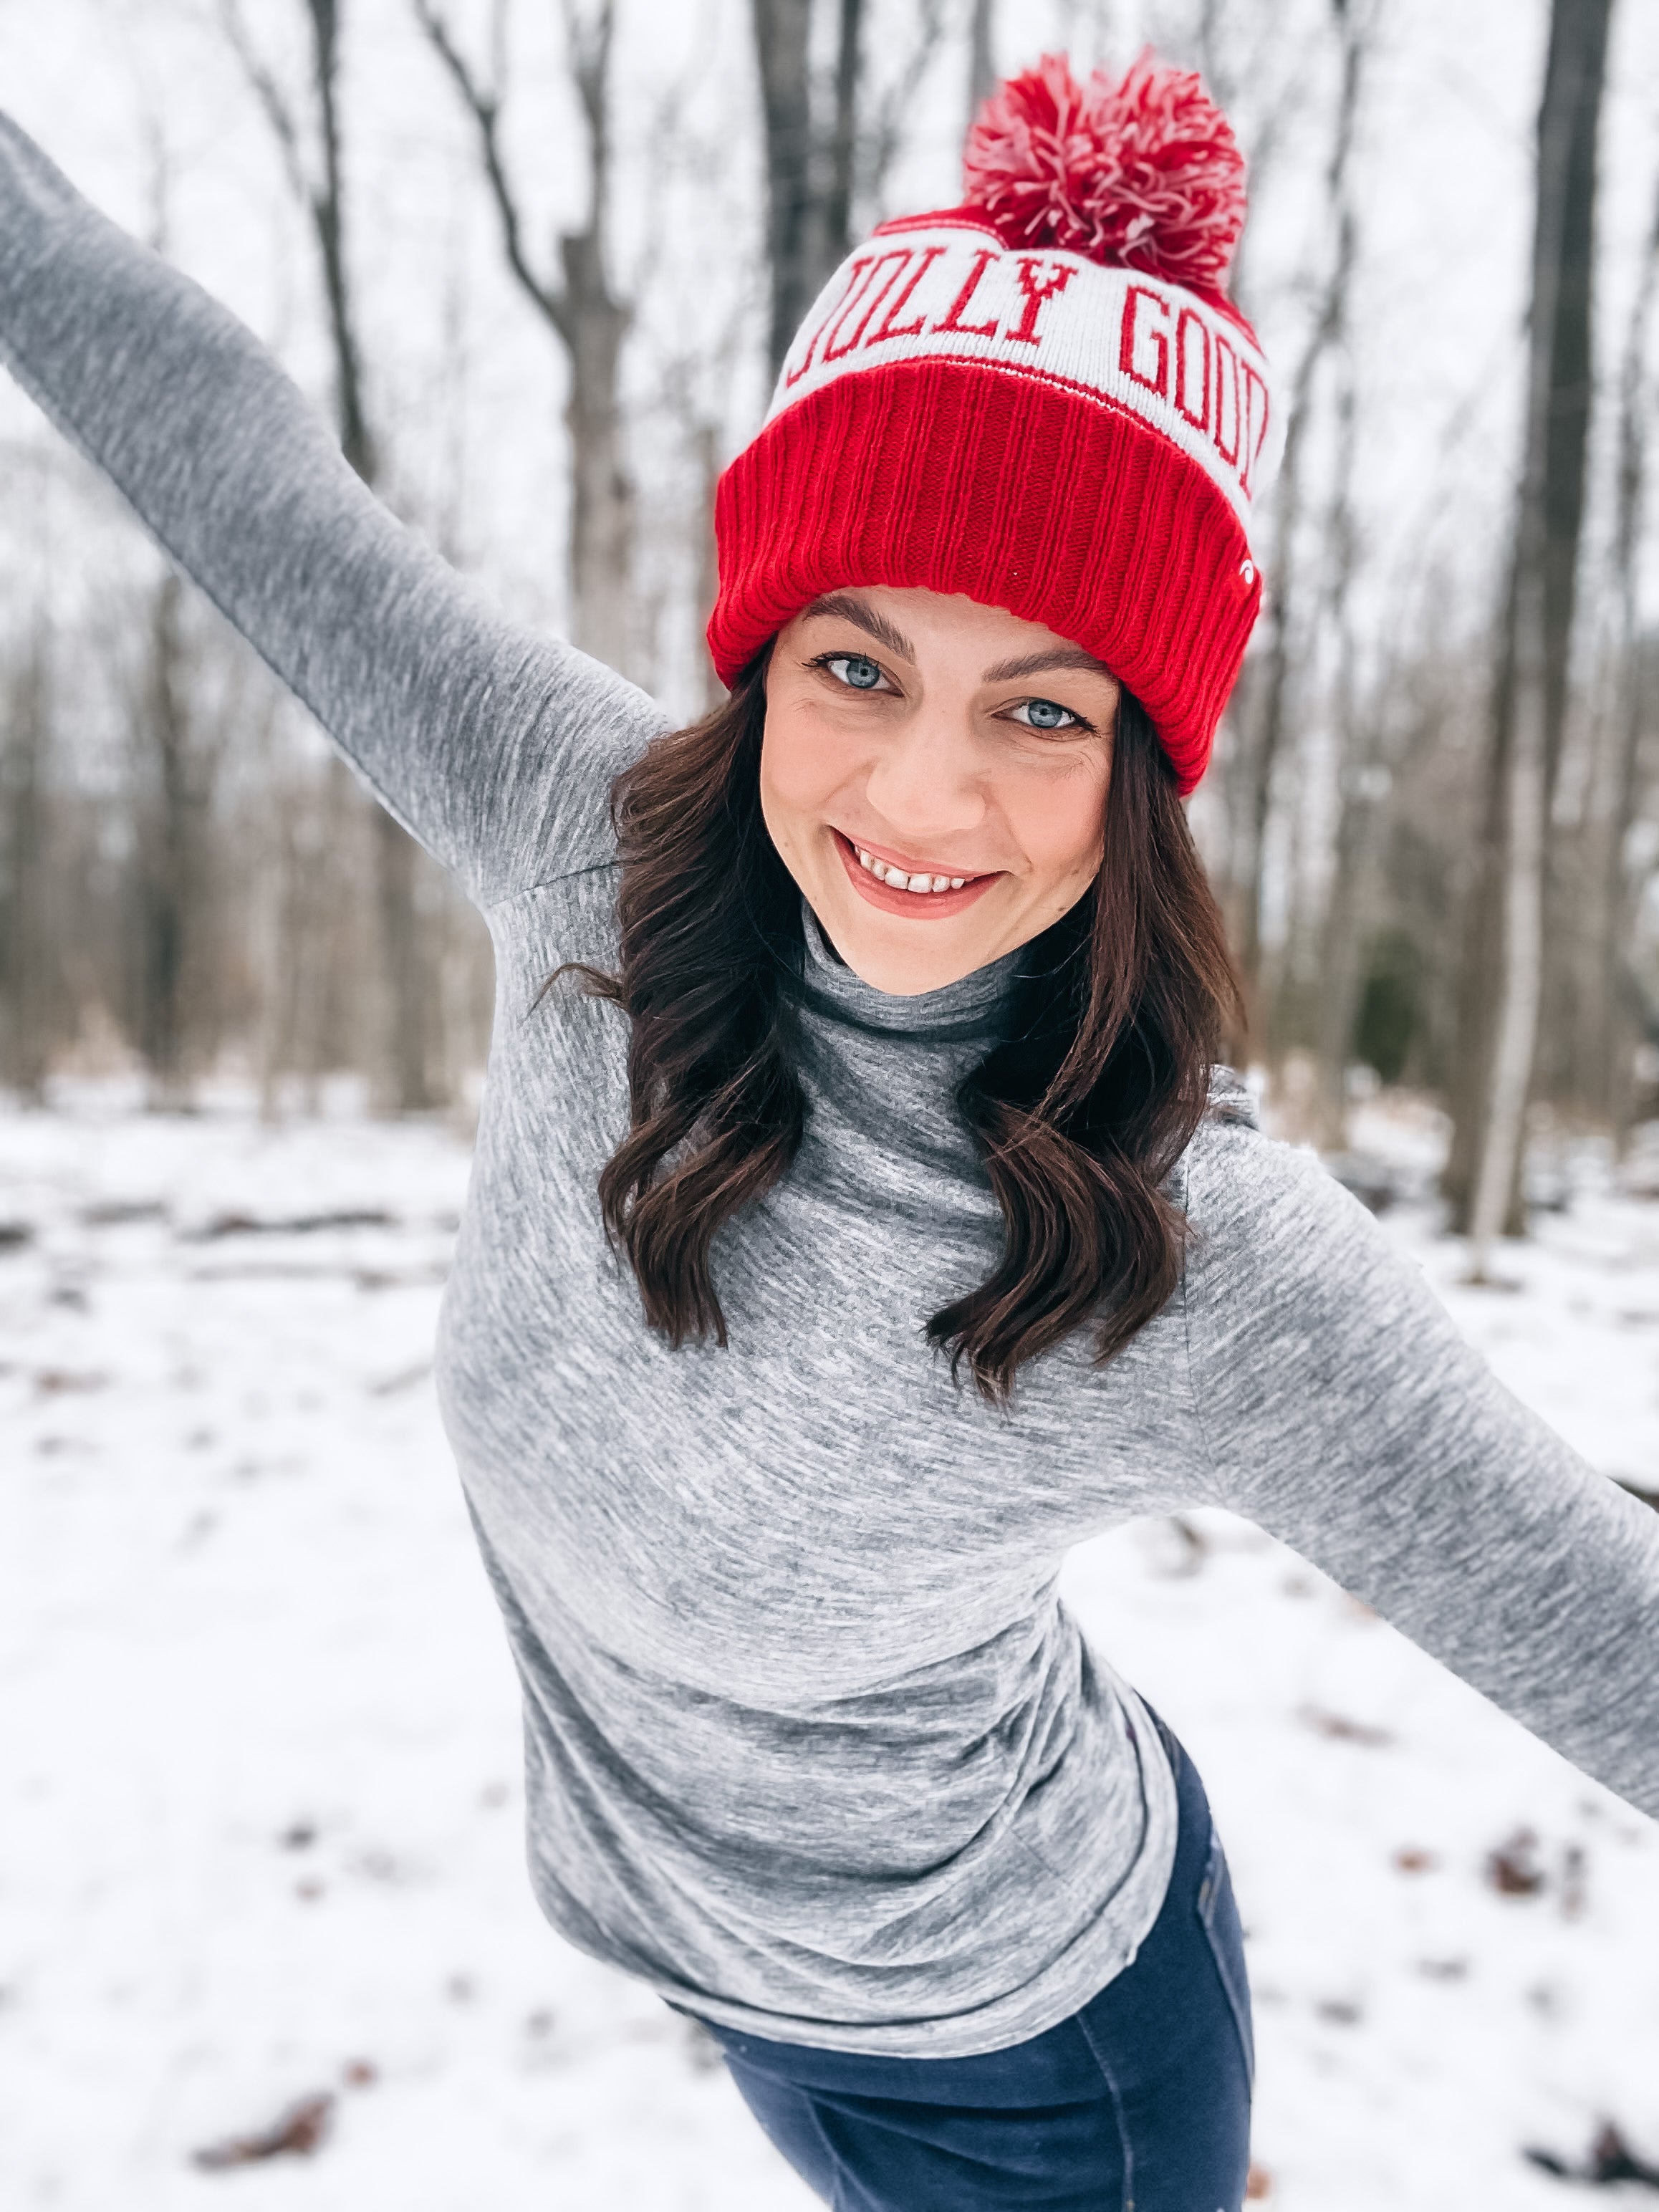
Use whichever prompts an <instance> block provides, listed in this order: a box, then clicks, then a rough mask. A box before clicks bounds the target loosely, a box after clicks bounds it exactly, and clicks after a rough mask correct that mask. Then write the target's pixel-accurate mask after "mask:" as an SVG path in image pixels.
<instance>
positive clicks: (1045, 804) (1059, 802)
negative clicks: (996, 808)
mask: <svg viewBox="0 0 1659 2212" xmlns="http://www.w3.org/2000/svg"><path fill="white" fill-rule="evenodd" d="M1044 781H1045V784H1046V788H1032V789H1029V790H1023V791H1021V792H1020V793H1019V794H1018V799H1016V800H1015V801H1014V805H1011V807H1010V810H1009V811H1010V813H1011V815H1012V813H1013V812H1014V811H1015V807H1016V806H1017V807H1018V815H1019V819H1018V822H1017V823H1015V824H1014V825H1013V826H1014V828H1015V834H1016V836H1017V837H1018V842H1019V845H1020V848H1021V849H1022V850H1023V852H1024V854H1025V857H1026V860H1027V861H1028V862H1029V863H1030V869H1031V873H1032V876H1033V877H1034V878H1035V879H1036V881H1037V882H1038V883H1042V884H1054V885H1056V886H1059V885H1064V884H1078V883H1087V882H1089V881H1091V879H1092V878H1093V877H1094V875H1095V873H1096V872H1097V869H1098V868H1099V866H1100V853H1101V836H1102V827H1103V823H1104V821H1105V817H1106V787H1107V783H1108V781H1109V769H1108V767H1107V765H1106V763H1103V762H1096V761H1090V762H1088V763H1079V765H1078V767H1077V769H1075V771H1074V772H1073V774H1072V775H1066V776H1060V777H1055V778H1054V779H1053V780H1052V781H1050V780H1048V779H1045V780H1044Z"/></svg>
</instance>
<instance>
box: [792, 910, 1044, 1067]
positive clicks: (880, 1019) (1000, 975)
mask: <svg viewBox="0 0 1659 2212" xmlns="http://www.w3.org/2000/svg"><path fill="white" fill-rule="evenodd" d="M801 935H802V938H803V939H804V940H805V958H804V960H803V963H802V976H801V991H802V996H803V997H804V999H805V1002H806V1004H807V1006H809V1007H810V1008H811V1010H812V1012H814V1013H817V1014H818V1015H820V1016H822V1017H823V1018H824V1019H826V1020H829V1021H834V1022H841V1023H844V1024H847V1025H848V1026H849V1027H851V1028H854V1029H860V1030H880V1031H883V1032H884V1033H885V1034H887V1035H888V1036H895V1037H926V1038H929V1039H933V1040H936V1041H940V1042H943V1041H945V1040H947V1039H950V1038H953V1037H962V1038H977V1037H989V1036H994V1035H995V1034H996V1032H997V1030H998V1029H999V1027H1000V1016H1001V1014H1002V1013H1003V1012H1004V1010H1005V1008H1006V1006H1007V1004H1008V1001H1009V1000H1010V998H1011V996H1012V993H1013V988H1014V985H1015V982H1016V981H1017V979H1018V974H1019V962H1020V954H1019V951H1018V949H1016V950H1015V951H1012V952H1005V953H1004V954H1003V956H1002V957H1001V958H1000V960H993V961H992V962H991V963H989V965H988V966H987V967H984V968H975V969H974V971H973V973H972V974H971V975H963V977H962V978H961V979H960V980H959V981H957V982H955V983H947V984H945V987H944V988H943V989H942V990H938V991H923V992H921V993H920V994H918V995H917V996H915V998H896V997H895V996H894V995H893V994H891V993H890V992H887V991H878V990H877V989H876V988H875V987H874V985H873V984H870V983H866V982H865V981H863V979H862V978H861V977H860V976H858V975H854V972H853V970H852V969H850V968H849V967H848V966H847V964H846V963H845V962H844V961H842V959H841V958H840V957H838V956H837V955H836V953H834V952H833V951H831V950H830V948H829V940H828V939H827V938H826V937H825V936H824V934H823V930H822V928H821V927H820V926H819V923H818V919H817V915H815V914H814V913H813V912H812V909H811V907H809V906H808V905H807V904H806V902H805V900H804V899H803V900H802V902H801Z"/></svg>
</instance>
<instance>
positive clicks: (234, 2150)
mask: <svg viewBox="0 0 1659 2212" xmlns="http://www.w3.org/2000/svg"><path fill="white" fill-rule="evenodd" d="M333 2118H334V2098H333V2094H332V2093H331V2091H330V2090H327V2089H323V2090H319V2092H318V2093H317V2094H316V2095H315V2096H311V2097H301V2099H300V2100H298V2102H297V2103H295V2104H292V2105H290V2106H289V2107H288V2110H287V2111H286V2112H283V2113H282V2114H281V2115H280V2117H279V2118H276V2119H275V2120H273V2121H272V2122H271V2124H270V2126H269V2127H268V2128H261V2129H259V2130H257V2131H256V2132H255V2133H254V2134H252V2135H246V2136H227V2137H226V2138H225V2140H224V2141H223V2142H216V2143H209V2144H207V2145H206V2146H205V2148H203V2149H201V2150H198V2151H193V2152H192V2153H191V2165H192V2166H201V2167H202V2168H203V2169H204V2172H209V2173H219V2172H223V2171H224V2170H225V2169H226V2168H227V2167H228V2166H257V2165H258V2164H259V2162H260V2161H261V2160H263V2159H267V2158H309V2157H310V2156H311V2155H312V2154H313V2151H316V2150H318V2149H319V2148H320V2147H321V2145H322V2142H323V2141H324V2138H325V2136H327V2134H328V2130H329V2125H330V2123H331V2121H332V2119H333Z"/></svg>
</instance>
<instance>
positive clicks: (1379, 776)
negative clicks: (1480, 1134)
mask: <svg viewBox="0 0 1659 2212" xmlns="http://www.w3.org/2000/svg"><path fill="white" fill-rule="evenodd" d="M1345 213H1346V210H1345ZM1357 443H1358V394H1357V392H1356V391H1355V388H1354V378H1353V364H1352V360H1351V359H1350V358H1348V357H1347V356H1346V355H1345V357H1344V374H1343V378H1342V386H1341V391H1340V394H1339V397H1338V400H1337V463H1336V490H1335V494H1334V497H1333V499H1332V501H1331V513H1330V520H1329V523H1328V527H1327V530H1326V532H1325V538H1326V544H1327V546H1328V550H1329V556H1330V558H1329V574H1330V581H1329V586H1328V591H1327V593H1326V606H1325V611H1326V617H1327V619H1328V623H1329V624H1330V627H1331V629H1333V631H1334V633H1335V635H1336V639H1337V671H1336V699H1335V712H1334V715H1333V718H1332V719H1333V722H1334V729H1335V733H1336V741H1337V776H1338V786H1339V790H1340V809H1339V813H1338V818H1337V831H1336V850H1335V855H1334V866H1333V867H1332V871H1331V884H1330V890H1329V894H1328V897H1327V899H1326V902H1325V912H1324V916H1323V921H1322V927H1321V930H1320V939H1319V984H1318V1006H1317V1013H1316V1039H1315V1047H1314V1066H1315V1109H1314V1110H1315V1122H1316V1127H1315V1141H1316V1143H1317V1144H1318V1145H1319V1146H1321V1147H1322V1149H1323V1150H1326V1151H1333V1152H1334V1151H1336V1150H1339V1149H1340V1147H1341V1146H1343V1145H1345V1144H1346V1141H1347V1112H1348V1105H1347V1072H1348V1054H1349V1052H1350V1049H1351V1048H1352V1043H1353V1030H1354V1017H1355V1014H1356V1012H1357V1011H1358V1000H1359V981H1360V977H1359V969H1360V949H1361V941H1362V937H1363V933H1364V925H1365V919H1366V913H1367V905H1368V893H1369V891H1370V875H1371V861H1372V857H1373V852H1374V848H1375V843H1376V817H1377V814H1378V811H1379V810H1378V801H1379V799H1381V798H1382V797H1383V795H1384V793H1385V792H1386V790H1387V780H1386V771H1385V770H1384V769H1383V766H1382V763H1381V762H1380V760H1378V759H1377V758H1376V757H1375V756H1376V732H1375V729H1374V727H1373V726H1370V720H1369V718H1368V724H1367V726H1366V727H1365V728H1364V729H1362V727H1361V721H1360V714H1359V703H1358V684H1357V678H1356V671H1355V665H1354V664H1355V659H1356V653H1357V647H1356V641H1355V638H1354V635H1353V615H1352V587H1353V578H1354V570H1355V568H1356V566H1357V565H1358V530H1357V526H1356V523H1355V519H1354V512H1353V472H1354V461H1355V457H1356V447H1357Z"/></svg>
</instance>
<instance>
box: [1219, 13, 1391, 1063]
mask: <svg viewBox="0 0 1659 2212" xmlns="http://www.w3.org/2000/svg"><path fill="white" fill-rule="evenodd" d="M1331 10H1332V15H1333V17H1334V21H1335V25H1336V30H1337V35H1338V38H1339V40H1340V50H1341V87H1340V95H1339V98H1338V100H1337V107H1336V118H1335V122H1334V128H1333V131H1332V137H1331V150H1330V154H1329V156H1328V161H1327V163H1326V170H1325V185H1326V191H1327V194H1328V198H1329V201H1330V204H1331V206H1332V208H1333V210H1334V214H1335V221H1336V240H1335V248H1334V252H1333V254H1332V258H1331V265H1330V268H1329V270H1328V273H1327V276H1326V278H1325V282H1324V284H1323V287H1322V290H1321V292H1320V295H1319V298H1318V301H1317V304H1316V310H1315V313H1314V318H1313V321H1312V324H1311V325H1310V329H1309V331H1308V336H1307V339H1306V342H1305V343H1304V346H1303V349H1302V354H1301V358H1300V359H1299V360H1298V362H1297V367H1296V373H1295V375H1294V376H1293V378H1292V379H1291V396H1290V404H1289V409H1288V411H1287V413H1286V416H1285V450H1284V457H1283V459H1282V460H1281V461H1280V464H1279V483H1278V487H1277V489H1276V492H1275V496H1274V506H1273V551H1272V555H1271V556H1270V560H1269V563H1268V568H1267V647H1266V650H1265V652H1264V653H1262V655H1261V668H1260V672H1259V674H1258V675H1257V677H1256V679H1255V684H1254V686H1253V690H1254V701H1255V713H1254V714H1253V715H1252V717H1251V726H1250V727H1249V730H1248V731H1247V732H1244V733H1243V734H1244V735H1245V736H1246V738H1247V742H1248V751H1247V757H1246V760H1247V765H1246V773H1245V776H1244V779H1243V783H1244V792H1243V806H1244V814H1243V822H1242V823H1240V824H1239V829H1240V830H1241V831H1242V836H1241V837H1240V838H1239V840H1238V843H1237V852H1238V859H1237V861H1236V864H1235V865H1236V866H1237V878H1236V883H1235V886H1234V896H1235V901H1236V905H1237V939H1238V964H1239V975H1240V979H1241V981H1242V982H1243V987H1244V1007H1245V1014H1246V1018H1247V1019H1248V1020H1249V1023H1250V1025H1251V1027H1252V1028H1253V1029H1255V1030H1256V1032H1257V1034H1258V1035H1259V1034H1260V1033H1261V998H1262V982H1261V949H1262V923H1263V919H1264V916H1263V899H1264V893H1265V884H1264V881H1263V877H1264V866H1265V861H1266V856H1267V824H1268V818H1269V815H1270V812H1271V809H1272V805H1273V779H1274V775H1275V772H1276V770H1277V769H1278V766H1279V755H1280V753H1281V751H1282V750H1283V747H1284V741H1285V728H1286V724H1287V720H1288V715H1289V706H1290V690H1291V669H1292V663H1293V659H1294V656H1295V653H1296V651H1297V645H1298V638H1297V619H1298V613H1297V575H1296V560H1297V534H1298V532H1299V531H1300V528H1301V524H1302V516H1303V500H1304V486H1303V470H1304V456H1305V449H1306V445H1307V439H1308V435H1309V431H1310V428H1311V427H1312V418H1313V400H1314V390H1315V385H1316V380H1317V377H1318V374H1319V370H1320V368H1321V365H1322V362H1324V360H1325V357H1326V356H1327V355H1328V353H1329V351H1330V349H1331V348H1332V347H1333V346H1334V345H1335V344H1337V343H1339V342H1340V339H1341V337H1342V336H1343V334H1344V331H1345V330H1346V323H1347V315H1348V295H1349V291H1350V289H1351V286H1352V277H1353V268H1354V260H1355V255H1356V251H1357V228H1356V224H1355V220H1354V211H1353V204H1352V193H1351V191H1350V189H1349V171H1350V167H1351V164H1352V155H1353V145H1354V130H1355V123H1356V120H1357V118H1358V112H1359V98H1360V90H1361V86H1362V82H1363V79H1364V65H1365V60H1366V57H1367V53H1368V52H1369V48H1370V15H1369V13H1367V14H1366V15H1364V18H1363V20H1362V16H1361V14H1360V12H1359V11H1358V9H1357V8H1356V6H1355V4H1354V0H1331Z"/></svg>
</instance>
